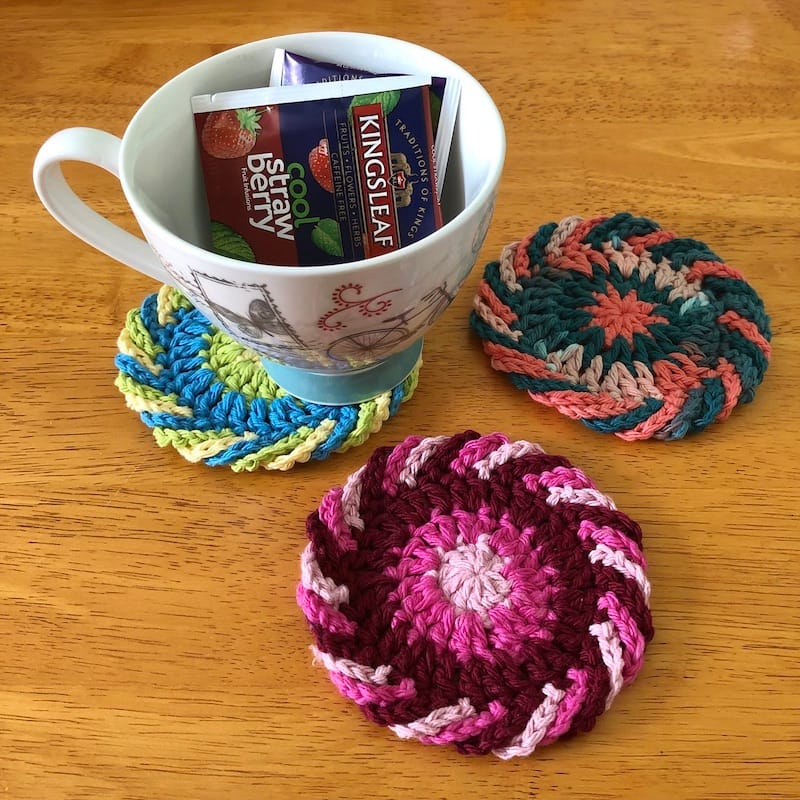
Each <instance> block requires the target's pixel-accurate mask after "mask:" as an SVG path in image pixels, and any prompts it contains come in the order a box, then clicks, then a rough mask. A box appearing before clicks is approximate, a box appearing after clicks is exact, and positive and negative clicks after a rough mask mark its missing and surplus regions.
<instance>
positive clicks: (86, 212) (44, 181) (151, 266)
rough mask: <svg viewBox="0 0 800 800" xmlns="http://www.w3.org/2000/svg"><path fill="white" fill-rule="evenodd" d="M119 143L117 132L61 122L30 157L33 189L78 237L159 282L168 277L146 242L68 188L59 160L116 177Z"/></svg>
mask: <svg viewBox="0 0 800 800" xmlns="http://www.w3.org/2000/svg"><path fill="white" fill-rule="evenodd" d="M121 144H122V142H121V140H120V139H119V138H118V137H117V136H113V135H112V134H110V133H106V132H105V131H101V130H97V129H96V128H65V129H64V130H61V131H58V132H57V133H54V134H53V135H52V136H51V137H50V138H49V139H47V141H46V142H45V143H44V144H43V145H42V146H41V147H40V148H39V152H38V153H37V154H36V159H35V160H34V162H33V183H34V186H35V187H36V193H37V194H38V195H39V198H40V199H41V201H42V204H43V205H44V207H45V208H46V209H47V210H48V211H49V212H50V213H51V214H52V215H53V217H55V219H56V220H58V222H60V223H61V224H62V225H63V226H64V227H65V228H66V229H67V230H68V231H71V232H72V233H74V234H75V235H76V236H77V237H78V238H80V239H83V241H84V242H87V243H88V244H90V245H92V247H95V248H97V249H98V250H100V251H101V252H103V253H105V254H106V255H108V256H111V258H113V259H116V260H117V261H120V262H122V263H123V264H127V265H128V266H129V267H133V268H134V269H136V270H138V271H139V272H143V273H144V274H145V275H147V276H149V277H151V278H154V279H155V280H157V281H160V282H161V283H170V282H171V279H170V277H169V274H168V273H167V271H166V270H165V269H164V267H163V266H162V265H161V262H160V261H159V260H158V258H157V257H156V255H155V253H154V252H153V251H152V249H151V248H150V245H148V244H147V242H146V241H145V240H144V239H142V238H140V237H139V236H134V235H133V234H132V233H128V231H126V230H124V229H123V228H120V227H119V225H115V224H114V223H113V222H110V221H109V220H107V219H106V218H105V217H104V216H102V215H101V214H98V213H97V212H96V211H94V210H93V209H91V208H90V207H89V206H88V205H87V204H86V203H84V201H83V200H81V199H80V198H79V197H78V196H77V195H76V194H75V192H73V191H72V188H71V187H70V185H69V184H68V183H67V181H66V179H65V178H64V173H63V172H62V171H61V162H62V161H83V162H85V163H87V164H94V165H95V166H97V167H102V168H103V169H105V170H108V172H110V173H111V174H112V175H115V176H116V177H117V178H118V179H119V150H120V145H121Z"/></svg>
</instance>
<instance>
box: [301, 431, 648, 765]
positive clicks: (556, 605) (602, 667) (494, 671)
mask: <svg viewBox="0 0 800 800" xmlns="http://www.w3.org/2000/svg"><path fill="white" fill-rule="evenodd" d="M307 532H308V538H309V543H308V545H307V547H306V549H305V551H304V553H303V556H302V566H301V574H302V578H301V582H300V585H299V586H298V591H297V599H298V603H299V604H300V606H301V608H302V609H303V612H304V614H305V616H306V618H307V620H308V622H309V625H310V627H311V630H312V632H313V634H314V637H315V639H316V644H315V645H313V646H312V650H313V652H314V655H315V658H316V660H317V661H318V662H321V663H322V664H323V665H324V666H325V667H326V668H327V669H328V671H329V674H330V677H331V679H332V681H333V683H334V684H335V685H336V687H337V688H338V689H339V691H340V692H341V693H342V694H343V695H345V696H346V697H348V698H350V699H351V700H353V701H354V702H355V703H356V704H358V706H360V708H361V709H362V711H363V712H364V713H365V714H366V716H367V717H368V718H369V719H371V720H374V721H375V722H377V723H379V724H381V725H388V726H389V727H390V728H391V729H392V730H393V731H394V732H395V733H396V734H397V735H398V736H400V737H401V738H404V739H410V738H416V739H418V740H420V741H422V742H426V743H431V744H448V743H450V744H454V745H455V746H456V747H457V748H458V749H459V750H460V751H462V752H464V753H488V752H493V753H494V754H495V755H497V756H499V757H500V758H504V759H507V758H512V757H514V756H526V755H529V754H530V753H532V752H533V750H534V749H535V748H536V747H539V746H542V745H546V744H550V743H551V742H554V741H555V740H556V739H558V738H560V737H564V736H569V735H571V734H574V733H576V732H579V731H588V730H590V729H591V728H592V727H593V725H594V723H595V720H596V718H597V717H598V715H600V714H601V713H602V712H603V711H605V710H606V709H608V708H609V706H610V705H611V703H612V701H613V700H614V698H615V697H616V695H617V693H618V692H619V691H620V689H621V688H622V687H623V686H624V685H626V684H628V683H630V682H631V681H632V680H633V679H634V678H635V676H636V674H637V673H638V672H639V669H640V668H641V666H642V661H643V657H644V651H645V646H646V644H647V642H649V641H650V639H651V638H652V636H653V628H652V623H651V618H650V612H649V608H648V598H649V594H650V586H649V583H648V581H647V578H646V576H645V569H646V564H645V559H644V556H643V554H642V550H641V530H640V529H639V526H638V525H636V523H635V522H633V521H632V520H631V519H629V518H628V517H627V516H625V515H624V514H622V513H621V512H619V511H618V510H617V509H616V507H615V506H614V503H613V502H612V501H611V499H610V498H608V497H607V496H605V495H604V494H601V493H600V492H599V491H598V490H597V488H596V487H595V485H594V484H593V483H592V481H591V480H589V478H588V477H587V476H586V475H585V474H584V473H583V472H581V470H579V469H577V468H575V467H573V466H572V465H571V464H570V463H569V462H568V461H567V460H566V459H565V458H561V457H558V456H550V455H547V454H545V453H544V452H543V451H542V449H541V448H540V447H539V446H538V445H535V444H531V443H530V442H525V441H510V440H509V439H508V438H507V437H506V436H504V435H502V434H499V433H494V434H490V435H487V436H479V435H478V434H477V433H475V432H473V431H467V432H465V433H462V434H459V435H456V436H452V437H447V436H438V437H433V438H420V437H419V436H411V437H408V438H407V439H405V440H404V441H403V442H402V443H401V444H399V445H397V446H396V447H394V448H390V447H382V448H378V449H377V450H375V451H374V453H373V454H372V455H371V456H370V458H369V459H368V461H367V462H366V464H365V465H364V466H363V467H361V469H359V470H358V471H357V472H355V473H354V474H352V475H351V476H350V477H349V478H348V480H347V481H346V483H345V484H344V485H343V486H342V487H337V488H334V489H332V490H331V491H329V492H328V493H327V495H326V496H325V497H324V499H323V500H322V503H321V504H320V506H319V509H318V510H317V511H315V512H313V513H312V514H311V515H310V516H309V518H308V520H307Z"/></svg>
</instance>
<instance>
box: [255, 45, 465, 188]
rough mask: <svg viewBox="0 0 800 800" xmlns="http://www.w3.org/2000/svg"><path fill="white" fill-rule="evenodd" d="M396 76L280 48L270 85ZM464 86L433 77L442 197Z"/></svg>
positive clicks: (433, 117) (436, 159) (436, 155)
mask: <svg viewBox="0 0 800 800" xmlns="http://www.w3.org/2000/svg"><path fill="white" fill-rule="evenodd" d="M393 74H394V75H396V74H397V73H380V74H378V73H374V72H369V71H368V70H365V69H359V68H358V67H354V66H347V65H344V64H334V63H331V62H328V61H319V60H317V59H314V58H310V57H308V56H304V55H301V54H299V53H294V52H292V51H290V50H286V49H285V48H283V47H278V48H276V50H275V54H274V56H273V59H272V69H271V71H270V77H269V84H270V86H295V85H298V84H304V83H326V82H329V81H346V80H358V79H360V78H375V77H388V76H390V75H393ZM460 96H461V83H460V82H459V80H458V79H457V78H453V77H449V78H442V77H436V76H434V77H432V78H431V86H430V104H431V124H432V126H433V135H434V146H433V154H434V162H435V166H436V188H437V191H438V194H439V198H441V196H442V187H443V185H444V177H445V172H446V170H447V161H448V159H449V157H450V148H451V145H452V143H453V132H454V130H455V124H456V115H457V113H458V102H459V99H460Z"/></svg>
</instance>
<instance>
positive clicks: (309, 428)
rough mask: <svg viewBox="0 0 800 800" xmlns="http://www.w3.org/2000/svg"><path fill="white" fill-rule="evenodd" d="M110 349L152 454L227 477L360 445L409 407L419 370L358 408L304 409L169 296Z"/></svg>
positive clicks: (154, 302)
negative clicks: (162, 452) (157, 450)
mask: <svg viewBox="0 0 800 800" xmlns="http://www.w3.org/2000/svg"><path fill="white" fill-rule="evenodd" d="M117 346H118V348H119V353H118V354H117V356H116V359H115V364H116V366H117V368H118V369H119V374H118V376H117V379H116V381H115V385H116V386H117V388H118V389H119V390H120V391H121V392H122V393H123V394H124V395H125V401H126V403H127V405H128V407H129V408H130V409H132V410H133V411H136V412H138V414H139V416H140V417H141V420H142V422H144V423H145V425H147V426H148V427H150V428H152V430H153V436H154V438H155V440H156V442H157V444H158V445H159V446H160V447H167V446H172V447H173V448H174V449H175V450H176V451H177V452H178V453H180V455H181V456H183V457H184V458H185V459H187V460H188V461H191V462H203V463H205V464H207V465H209V466H214V467H216V466H226V467H229V468H230V469H232V470H234V471H235V472H242V471H252V470H256V469H259V468H263V469H268V470H288V469H291V467H293V466H294V465H295V464H298V463H302V462H306V461H308V460H309V459H323V458H326V457H327V456H329V455H331V454H332V453H341V452H343V451H345V450H349V449H350V448H352V447H356V446H357V445H360V444H362V443H363V442H364V441H366V440H367V439H368V438H369V436H370V435H371V434H373V433H376V432H377V431H378V430H380V428H381V427H382V425H383V423H384V422H385V421H386V420H388V419H389V418H390V417H391V416H393V415H394V414H395V413H396V412H397V411H398V409H399V407H400V405H401V404H402V403H404V402H405V401H406V400H408V399H410V398H411V396H412V394H413V393H414V389H415V388H416V386H417V380H418V376H419V368H420V364H419V363H418V364H417V365H416V367H415V368H414V370H413V371H412V373H411V374H410V375H409V376H408V377H407V378H406V380H405V381H404V382H403V383H402V384H400V385H399V386H397V387H395V388H394V389H393V390H391V391H389V392H385V393H383V394H381V395H379V396H378V397H376V398H374V399H372V400H369V401H366V402H363V403H360V404H358V405H349V406H324V405H316V404H312V403H305V402H303V401H302V400H298V399H297V398H296V397H293V396H292V395H289V394H287V393H286V392H285V391H284V390H283V389H281V388H280V387H279V386H278V385H277V384H276V383H275V381H274V380H272V378H270V376H269V374H268V372H267V371H266V370H265V369H264V366H263V363H262V361H261V359H260V357H259V356H258V354H257V353H255V352H254V351H253V350H250V349H249V348H247V347H245V346H243V345H241V344H239V343H238V342H236V341H235V340H234V339H232V338H231V337H230V336H228V335H227V334H225V333H223V332H222V331H220V330H218V329H217V328H216V327H215V326H214V325H212V324H211V322H209V320H208V319H206V317H204V316H203V315H202V314H201V313H200V311H198V310H197V309H196V308H194V306H193V305H192V304H191V303H190V302H189V300H187V298H186V297H184V296H183V295H182V294H181V293H180V292H179V291H177V290H176V289H173V288H172V287H170V286H163V287H162V288H161V290H160V291H159V292H158V293H157V294H152V295H149V296H148V297H147V298H145V300H144V302H143V303H142V305H141V307H140V308H136V309H133V310H131V311H130V312H129V313H128V317H127V320H126V323H125V328H124V329H123V330H122V332H121V333H120V336H119V340H118V342H117Z"/></svg>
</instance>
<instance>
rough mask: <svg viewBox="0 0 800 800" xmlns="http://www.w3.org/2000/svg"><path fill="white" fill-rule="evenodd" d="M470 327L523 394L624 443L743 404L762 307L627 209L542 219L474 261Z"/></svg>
mask: <svg viewBox="0 0 800 800" xmlns="http://www.w3.org/2000/svg"><path fill="white" fill-rule="evenodd" d="M470 322H471V324H472V327H473V328H474V330H475V331H476V332H477V334H478V335H479V336H480V338H481V339H482V340H483V348H484V351H485V352H486V354H487V355H488V356H489V358H490V359H491V364H492V366H493V367H494V368H495V369H497V370H499V371H501V372H505V373H507V374H508V375H509V377H510V379H511V381H512V383H513V384H514V385H515V386H517V387H519V388H520V389H524V390H526V391H527V392H528V394H529V395H530V396H531V398H533V399H534V400H536V401H538V402H540V403H543V404H545V405H548V406H553V407H554V408H556V409H558V410H559V411H560V412H562V413H563V414H566V415H567V416H569V417H572V418H573V419H578V420H580V421H581V422H583V423H584V424H586V425H587V426H589V427H590V428H593V429H594V430H597V431H603V432H609V433H614V434H616V435H617V436H619V437H621V438H623V439H629V440H632V439H648V438H655V439H666V440H671V439H680V438H681V437H683V436H686V435H687V434H689V433H693V432H697V431H701V430H703V429H704V428H706V427H707V426H708V425H710V424H711V423H712V422H714V421H717V420H723V419H725V418H726V417H727V416H728V415H729V414H730V413H731V412H732V411H733V409H734V408H735V407H736V406H737V405H740V404H743V403H747V402H749V401H751V400H752V399H753V396H754V394H755V389H756V387H757V386H758V385H759V384H760V383H761V381H762V379H763V377H764V373H765V371H766V369H767V365H768V363H769V357H770V339H771V332H770V324H769V317H768V316H767V314H766V312H765V310H764V304H763V302H762V301H761V298H760V297H759V296H758V295H757V294H756V292H755V290H754V289H753V288H752V287H751V286H750V285H749V284H748V283H747V281H746V280H745V278H744V276H743V275H742V274H741V273H740V272H738V271H737V270H736V269H734V268H733V267H731V266H730V265H728V264H726V263H725V262H724V261H723V260H722V259H721V258H719V256H717V255H716V254H715V253H714V252H713V251H712V250H711V249H710V248H709V247H708V246H707V245H705V244H703V242H699V241H696V240H695V239H687V238H680V237H678V235H677V234H675V233H672V232H670V231H665V230H662V229H661V228H660V227H659V225H658V224H656V223H655V222H653V221H652V220H649V219H645V218H642V217H634V216H632V215H631V214H628V213H620V214H616V215H615V216H612V217H603V216H600V217H595V218H594V219H582V218H580V217H567V218H565V219H563V220H561V222H558V223H556V222H550V223H548V224H546V225H542V226H541V227H540V228H539V229H538V230H537V231H535V232H534V233H532V234H530V235H529V236H526V237H525V238H524V239H522V240H521V241H519V242H514V243H512V244H509V245H508V246H507V247H506V248H505V249H504V250H503V253H502V256H501V258H500V260H499V261H493V262H491V263H490V264H487V266H486V268H485V271H484V276H483V280H482V281H481V282H480V285H479V288H478V292H477V295H476V297H475V301H474V304H473V312H472V314H471V318H470Z"/></svg>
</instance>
